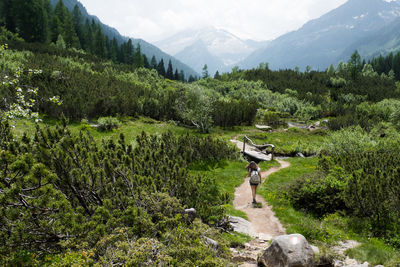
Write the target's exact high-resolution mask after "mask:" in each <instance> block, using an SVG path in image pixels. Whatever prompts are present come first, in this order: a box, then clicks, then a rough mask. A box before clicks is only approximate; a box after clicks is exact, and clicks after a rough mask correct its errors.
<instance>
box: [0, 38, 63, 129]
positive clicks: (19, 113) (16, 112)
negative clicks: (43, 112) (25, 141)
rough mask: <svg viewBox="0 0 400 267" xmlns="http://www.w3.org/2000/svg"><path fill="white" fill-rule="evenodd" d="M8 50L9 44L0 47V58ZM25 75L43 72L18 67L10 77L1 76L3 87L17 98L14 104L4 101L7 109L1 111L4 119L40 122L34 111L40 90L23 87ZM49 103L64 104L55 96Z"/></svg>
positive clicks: (37, 114)
mask: <svg viewBox="0 0 400 267" xmlns="http://www.w3.org/2000/svg"><path fill="white" fill-rule="evenodd" d="M6 49H7V44H4V45H1V46H0V57H3V56H4V53H5V51H6ZM24 73H27V75H38V74H41V73H42V70H37V69H29V70H27V71H25V72H24V70H23V69H22V68H21V67H18V68H16V69H15V71H13V72H12V73H10V74H9V75H4V76H3V77H1V76H0V79H1V83H2V85H3V86H4V87H6V88H11V91H12V92H13V93H14V96H15V97H14V100H13V101H12V103H7V100H6V99H5V100H4V101H5V102H6V109H5V110H0V115H1V118H2V119H6V120H15V119H16V118H26V119H33V120H35V122H38V121H40V119H39V113H38V112H36V111H34V109H35V105H36V99H37V97H38V91H39V88H34V87H30V86H26V85H22V84H21V82H20V79H21V77H22V75H24ZM49 101H50V102H51V103H54V104H56V105H61V104H62V101H61V99H60V97H59V96H53V97H51V98H49Z"/></svg>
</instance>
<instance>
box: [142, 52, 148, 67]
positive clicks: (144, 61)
mask: <svg viewBox="0 0 400 267" xmlns="http://www.w3.org/2000/svg"><path fill="white" fill-rule="evenodd" d="M143 67H145V68H146V69H150V63H149V60H148V59H147V56H146V55H145V54H143Z"/></svg>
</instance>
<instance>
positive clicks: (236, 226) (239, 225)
mask: <svg viewBox="0 0 400 267" xmlns="http://www.w3.org/2000/svg"><path fill="white" fill-rule="evenodd" d="M229 224H230V225H231V226H232V228H233V231H235V232H238V233H243V234H246V235H248V236H251V237H253V238H256V237H258V236H257V234H256V233H255V231H254V229H253V227H252V226H251V222H249V221H248V220H245V219H243V218H240V217H235V216H229Z"/></svg>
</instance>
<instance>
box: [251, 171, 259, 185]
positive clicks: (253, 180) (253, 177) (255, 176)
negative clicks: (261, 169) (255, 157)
mask: <svg viewBox="0 0 400 267" xmlns="http://www.w3.org/2000/svg"><path fill="white" fill-rule="evenodd" d="M250 183H252V184H259V183H261V177H260V175H258V172H257V171H256V170H252V171H251V172H250Z"/></svg>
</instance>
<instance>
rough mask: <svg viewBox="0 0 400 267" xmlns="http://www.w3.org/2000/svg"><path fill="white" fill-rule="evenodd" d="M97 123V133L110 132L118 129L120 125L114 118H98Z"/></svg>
mask: <svg viewBox="0 0 400 267" xmlns="http://www.w3.org/2000/svg"><path fill="white" fill-rule="evenodd" d="M97 123H98V129H99V131H111V130H113V129H118V128H119V126H120V125H121V123H120V121H119V120H118V119H117V118H114V117H100V118H99V119H98V120H97Z"/></svg>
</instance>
